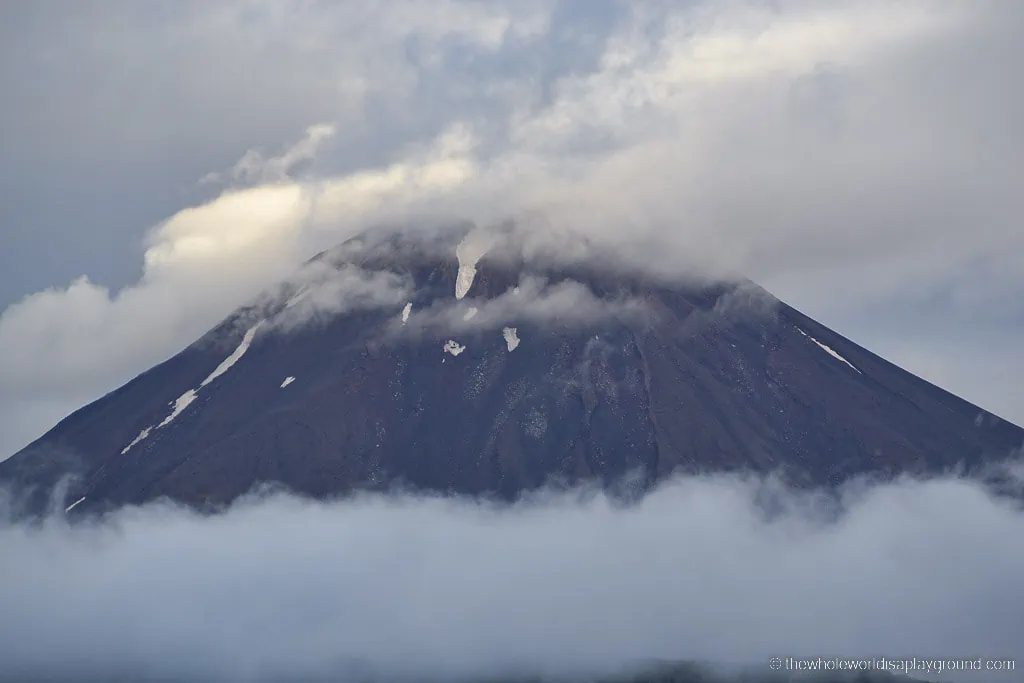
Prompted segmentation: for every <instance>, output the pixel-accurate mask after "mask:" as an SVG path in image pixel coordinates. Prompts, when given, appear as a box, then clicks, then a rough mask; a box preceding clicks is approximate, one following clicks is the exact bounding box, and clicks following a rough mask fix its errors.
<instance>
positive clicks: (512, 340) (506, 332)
mask: <svg viewBox="0 0 1024 683" xmlns="http://www.w3.org/2000/svg"><path fill="white" fill-rule="evenodd" d="M501 334H502V336H503V337H505V343H506V344H508V350H509V351H515V350H516V347H517V346H519V333H518V332H517V331H516V328H514V327H506V328H505V329H503V330H502V331H501Z"/></svg>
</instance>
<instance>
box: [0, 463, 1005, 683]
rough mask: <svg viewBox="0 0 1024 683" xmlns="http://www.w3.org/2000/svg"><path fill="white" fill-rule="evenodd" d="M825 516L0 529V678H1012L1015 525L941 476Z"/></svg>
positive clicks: (775, 503) (238, 511)
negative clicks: (623, 674) (341, 670)
mask: <svg viewBox="0 0 1024 683" xmlns="http://www.w3.org/2000/svg"><path fill="white" fill-rule="evenodd" d="M829 501H830V499H827V498H823V497H821V496H820V495H818V494H816V493H814V492H803V493H796V492H793V491H789V490H786V489H784V488H782V487H781V486H780V485H779V484H778V483H777V482H776V481H774V480H771V479H769V480H756V479H742V478H736V477H727V476H715V477H702V478H690V479H677V480H675V481H672V482H669V483H667V484H666V485H664V486H663V487H662V488H661V489H659V490H657V491H655V492H654V493H653V494H652V495H650V496H649V497H648V498H646V499H645V500H644V501H643V502H642V503H640V504H638V505H635V506H627V507H623V506H622V505H620V504H617V503H613V502H611V501H609V500H608V499H606V498H605V497H604V496H603V495H600V494H598V493H596V492H593V491H576V492H569V493H560V494H558V493H547V494H538V495H535V496H532V497H530V498H528V499H526V500H524V501H523V502H521V503H519V504H517V505H514V506H512V507H503V506H498V505H491V504H489V503H486V502H479V501H472V500H468V499H440V498H428V497H416V496H411V495H399V494H396V495H392V496H359V497H356V498H353V499H350V500H347V501H340V502H333V503H313V502H308V501H302V500H297V499H294V498H290V497H288V496H285V495H269V496H256V497H253V498H252V499H249V500H246V501H242V502H240V503H238V504H236V505H235V506H234V507H233V508H231V509H230V510H228V511H226V512H225V513H223V514H221V515H218V516H214V517H201V516H198V515H196V514H193V513H191V512H187V511H185V510H182V509H177V508H174V507H172V506H168V505H159V504H157V505H151V506H147V507H144V508H140V509H125V510H123V511H121V512H119V513H117V514H115V515H113V516H111V517H109V518H107V519H105V520H102V521H93V522H89V521H86V522H83V523H81V524H76V525H73V526H70V527H69V526H67V525H66V524H65V523H64V522H63V521H62V520H61V519H59V518H54V519H51V520H49V521H47V522H46V523H45V524H43V525H42V526H39V527H27V526H21V525H4V526H0V544H2V545H3V547H4V549H5V552H4V553H3V555H2V556H0V610H2V613H3V614H4V619H3V620H2V621H0V636H2V637H0V672H3V673H12V672H17V671H19V670H23V668H24V667H29V668H36V669H47V668H49V669H50V670H53V669H57V670H70V671H73V672H75V674H76V675H79V676H81V675H83V674H85V673H94V672H95V673H96V674H99V675H102V674H103V673H108V672H110V671H111V670H112V669H116V668H118V667H125V668H134V669H136V670H142V671H145V672H147V673H150V674H157V675H165V676H168V675H193V676H198V675H205V676H210V677H213V678H214V679H215V680H218V681H220V680H223V681H245V680H253V679H254V678H255V676H256V675H257V674H260V675H263V676H271V677H273V676H274V675H275V674H288V675H292V676H303V675H316V674H319V673H322V672H323V671H324V670H326V669H328V668H330V667H332V666H335V665H337V664H338V663H339V662H343V661H349V662H352V661H357V662H359V663H360V664H361V665H363V666H365V667H367V668H370V669H376V670H377V671H378V672H379V673H381V674H382V675H384V676H386V677H387V676H396V675H400V674H410V673H411V674H415V675H417V676H419V677H423V678H429V677H431V676H440V677H452V676H457V675H478V676H480V675H484V676H486V675H496V674H500V673H505V672H509V671H512V670H519V671H523V670H534V671H546V672H551V673H557V672H562V673H565V672H572V671H580V670H586V671H591V672H593V671H604V672H607V671H610V670H613V669H615V668H617V667H620V666H623V665H626V664H629V663H631V662H632V661H635V660H638V659H648V658H668V659H676V658H692V659H705V660H715V661H720V662H730V663H737V664H740V663H742V664H750V665H754V666H757V667H764V665H765V663H766V662H767V661H768V658H769V657H772V656H783V657H784V656H792V657H818V656H822V657H835V656H838V657H865V656H873V657H878V656H886V657H892V658H905V657H929V658H943V659H949V658H975V657H979V656H984V657H999V658H1007V659H1009V658H1016V659H1017V661H1018V662H1020V661H1021V658H1022V657H1024V651H1022V649H1021V643H1022V642H1024V638H1022V635H1024V602H1022V599H1024V590H1022V585H1021V577H1022V576H1024V551H1022V548H1021V544H1020V543H1018V542H1015V541H1014V539H1019V538H1020V535H1021V534H1022V533H1024V516H1022V512H1021V510H1020V508H1019V507H1018V506H1016V505H1015V504H1012V503H1010V502H1008V501H1006V500H999V499H995V498H993V497H991V496H990V495H989V494H988V493H986V491H985V489H983V488H982V487H981V486H980V485H979V484H977V483H974V482H971V481H967V480H961V479H958V478H955V477H952V476H950V477H945V478H939V479H934V480H928V481H917V480H909V479H907V480H901V481H897V482H892V483H887V484H874V485H869V484H863V485H860V486H854V487H851V488H850V489H849V490H848V491H847V492H846V493H845V494H844V496H843V498H842V499H841V500H840V501H839V506H838V507H837V506H836V505H835V502H834V501H833V502H829ZM766 505H767V506H768V507H765V506H766ZM837 512H839V514H838V515H837ZM981 676H982V677H977V678H974V679H973V680H1008V679H1005V678H1000V677H998V676H996V675H993V674H990V673H989V672H983V673H982V675H981ZM933 678H934V676H933ZM943 678H947V679H950V680H953V681H957V680H971V679H970V678H969V677H964V678H961V677H959V676H958V675H956V674H953V673H950V674H949V675H948V676H943Z"/></svg>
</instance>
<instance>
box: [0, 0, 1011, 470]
mask: <svg viewBox="0 0 1024 683" xmlns="http://www.w3.org/2000/svg"><path fill="white" fill-rule="evenodd" d="M1022 28H1024V6H1021V5H1020V4H1019V3H1010V2H986V1H984V0H977V1H975V2H971V3H949V2H934V1H933V2H925V1H918V0H905V1H903V2H899V3H894V2H887V1H885V0H847V1H844V2H839V1H826V0H823V1H820V2H806V1H805V2H789V1H786V0H776V1H774V2H767V1H758V0H747V1H744V0H735V1H734V0H729V1H727V2H685V3H684V2H662V1H650V2H644V1H642V0H638V1H636V2H611V1H600V0H578V1H571V0H561V1H554V0H552V1H541V0H509V1H507V2H498V1H493V2H492V1H488V0H479V1H466V2H457V1H455V0H436V1H435V2H430V3H424V2H415V1H413V0H388V1H387V2H372V1H370V0H367V1H366V2H360V1H357V0H352V1H351V2H344V3H328V2H316V1H310V2H290V3H284V2H271V1H269V0H222V1H216V2H205V1H204V2H199V1H195V2H189V1H182V2H154V3H135V2H128V1H127V0H110V1H108V2H104V3H64V2H57V1H56V0H36V1H32V2H28V1H25V2H10V3H4V4H3V5H2V6H0V89H2V92H3V99H4V103H5V104H4V107H3V108H2V110H0V130H2V131H3V134H2V135H0V310H2V311H3V312H2V314H0V457H3V456H4V455H8V454H10V453H13V451H14V450H16V449H17V448H19V447H20V446H22V445H24V444H25V443H27V442H28V441H29V440H30V439H32V438H35V437H36V436H39V435H40V434H41V433H42V432H43V431H45V430H46V429H48V428H49V427H51V426H52V425H53V424H54V423H56V422H57V421H58V420H59V419H60V418H62V417H63V416H64V415H66V414H67V413H69V412H70V411H72V410H74V409H75V408H77V407H79V406H81V405H83V404H85V403H87V402H88V401H90V400H93V399H95V398H97V397H99V396H101V395H102V394H104V393H106V392H107V391H110V390H112V389H114V388H116V387H117V386H119V385H120V384H122V383H123V382H125V381H127V380H129V379H131V377H133V376H134V375H135V374H137V373H139V372H141V371H143V370H145V369H147V368H148V367H150V366H151V365H153V364H155V363H157V362H159V361H161V360H163V359H165V358H166V357H168V356H169V355H171V354H173V353H174V352H176V351H178V350H180V349H181V348H183V347H184V346H186V345H187V344H188V343H190V342H191V341H192V340H193V339H195V338H196V337H197V336H198V335H200V334H201V333H203V332H204V331H205V330H206V329H208V328H209V327H210V326H212V325H213V324H214V323H216V322H217V321H218V320H219V319H220V318H221V317H223V316H224V315H225V314H227V313H228V312H230V311H231V310H232V309H233V308H234V307H235V306H237V305H238V304H239V303H241V302H243V301H244V300H245V299H246V298H248V297H249V296H251V295H252V294H253V293H255V292H256V291H258V290H259V289H261V288H263V287H265V286H266V285H268V284H270V283H272V282H273V281H275V280H277V279H278V278H280V277H282V276H284V275H286V274H288V273H289V272H291V270H292V269H293V268H294V267H295V266H296V265H297V264H298V263H300V262H301V261H303V260H304V259H305V258H306V257H308V256H310V255H311V254H312V253H314V252H315V251H316V250H318V249H320V248H322V247H325V246H328V245H330V244H333V243H335V242H337V241H339V240H341V239H343V238H344V237H346V236H347V235H349V234H351V233H352V232H353V231H355V230H358V229H359V228H361V227H363V226H366V225H368V224H370V223H372V222H373V221H376V220H380V219H394V218H399V219H404V220H410V221H418V220H425V219H427V218H434V217H438V216H442V217H443V216H464V217H468V218H472V219H476V220H480V221H487V220H492V219H495V218H500V217H503V216H506V215H517V214H522V213H523V212H531V211H538V210H542V211H544V212H546V214H547V215H548V216H549V217H550V218H551V219H552V220H555V221H557V222H558V223H559V224H562V225H565V226H568V227H570V228H572V229H574V230H578V231H582V232H584V233H587V234H589V235H591V236H593V237H597V238H601V239H607V240H611V241H613V242H614V241H623V242H624V241H630V242H634V243H639V242H642V243H643V244H648V245H651V246H650V252H651V253H650V256H651V258H652V259H655V258H657V259H661V260H662V261H663V262H668V263H678V264H679V266H678V267H679V268H685V267H688V265H690V264H699V265H701V266H703V267H707V266H709V265H710V266H712V267H716V268H721V269H722V271H723V272H725V271H740V272H743V273H745V274H747V275H748V276H749V277H751V278H753V279H755V280H757V281H758V282H759V283H760V284H762V285H764V286H765V287H767V288H768V289H769V290H770V291H772V292H773V293H775V294H776V295H778V296H779V297H781V298H782V299H784V300H785V301H787V302H788V303H791V304H793V305H795V306H796V307H798V308H800V309H801V310H803V311H805V312H806V313H808V314H810V315H812V316H814V317H816V318H818V319H819V320H821V321H822V322H824V323H825V324H827V325H829V326H831V327H833V328H834V329H836V330H837V331H839V332H840V333H842V334H844V335H846V336H848V337H850V338H852V339H853V340H855V341H857V342H859V343H861V344H863V345H865V346H867V347H868V348H870V349H872V350H873V351H876V352H878V353H880V354H882V355H883V356H885V357H887V358H889V359H891V360H893V361H894V362H896V363H898V364H900V365H903V366H904V367H906V368H908V369H910V370H912V371H914V372H916V373H918V374H920V375H922V376H924V377H925V378H927V379H930V380H932V381H934V382H936V383H938V384H940V385H942V386H945V387H946V388H949V389H950V390H952V391H954V392H956V393H959V394H961V395H963V396H964V397H965V398H968V399H969V400H971V401H974V402H976V403H978V404H979V405H981V406H982V407H984V408H986V409H989V410H993V411H995V412H997V413H998V414H1001V415H1002V416H1004V417H1006V418H1007V419H1010V420H1012V421H1015V422H1017V423H1018V424H1020V423H1024V390H1022V389H1021V385H1022V382H1021V380H1020V378H1021V377H1022V375H1024V353H1021V351H1020V349H1021V348H1024V227H1022V223H1021V217H1022V215H1024V212H1022V209H1024V196H1022V195H1024V193H1022V192H1021V191H1020V178H1021V177H1024V172H1022V171H1024V169H1022V165H1024V162H1021V161H1020V160H1021V159H1024V137H1022V135H1021V133H1020V121H1021V120H1022V118H1024V117H1022V114H1024V92H1022V91H1024V82H1022V81H1021V79H1020V78H1019V74H1016V73H1015V70H1014V68H1013V67H1012V66H1011V65H1015V64H1018V63H1021V62H1022V61H1024V55H1021V54H1020V53H1021V52H1022V51H1024V47H1022V46H1021V43H1020V41H1019V35H1020V33H1021V29H1022Z"/></svg>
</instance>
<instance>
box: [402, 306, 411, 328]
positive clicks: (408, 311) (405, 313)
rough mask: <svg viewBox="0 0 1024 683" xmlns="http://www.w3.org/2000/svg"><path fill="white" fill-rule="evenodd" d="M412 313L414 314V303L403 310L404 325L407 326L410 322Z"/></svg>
mask: <svg viewBox="0 0 1024 683" xmlns="http://www.w3.org/2000/svg"><path fill="white" fill-rule="evenodd" d="M411 313H412V302H409V303H407V304H406V305H405V308H403V309H402V324H403V325H404V324H406V323H407V322H409V315H410V314H411Z"/></svg>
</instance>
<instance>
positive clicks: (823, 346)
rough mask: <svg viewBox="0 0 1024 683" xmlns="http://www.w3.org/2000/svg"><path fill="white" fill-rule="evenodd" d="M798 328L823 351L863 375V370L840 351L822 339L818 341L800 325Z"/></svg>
mask: <svg viewBox="0 0 1024 683" xmlns="http://www.w3.org/2000/svg"><path fill="white" fill-rule="evenodd" d="M796 329H797V331H798V332H799V333H800V334H802V335H804V336H805V337H807V338H808V339H810V340H811V341H812V342H814V343H815V344H817V345H818V347H819V348H821V350H822V351H824V352H825V353H827V354H828V355H830V356H832V357H833V358H835V359H836V360H840V361H842V362H844V363H846V364H847V365H849V366H850V367H851V368H853V369H854V370H856V371H857V372H858V373H860V374H862V375H863V374H864V373H863V372H861V371H860V370H858V369H857V368H856V366H854V364H853V363H851V362H850V361H848V360H846V359H845V358H843V357H842V356H840V355H839V354H838V353H836V352H835V350H834V349H832V348H830V347H828V346H826V345H825V344H822V343H821V342H820V341H818V340H817V339H815V338H814V337H812V336H811V335H809V334H807V333H806V332H804V331H803V330H801V329H800V328H799V327H798V328H796Z"/></svg>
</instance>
